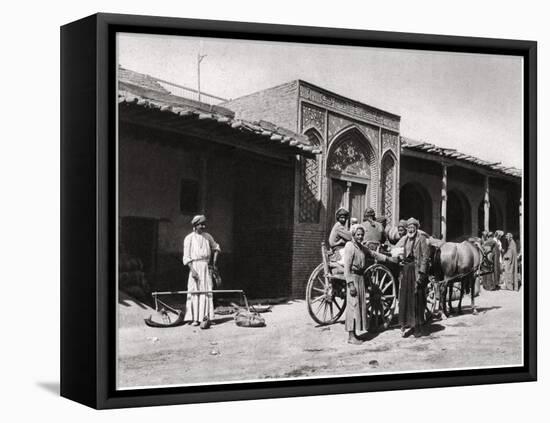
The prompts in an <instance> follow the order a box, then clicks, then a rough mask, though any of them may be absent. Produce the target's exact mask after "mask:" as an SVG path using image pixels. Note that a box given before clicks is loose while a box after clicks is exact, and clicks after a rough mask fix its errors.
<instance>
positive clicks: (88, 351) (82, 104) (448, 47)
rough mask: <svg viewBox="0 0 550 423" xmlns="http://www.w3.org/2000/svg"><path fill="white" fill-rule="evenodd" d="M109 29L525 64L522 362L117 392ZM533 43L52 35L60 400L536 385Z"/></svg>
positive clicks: (270, 32) (133, 20) (158, 400)
mask: <svg viewBox="0 0 550 423" xmlns="http://www.w3.org/2000/svg"><path fill="white" fill-rule="evenodd" d="M117 32H139V33H146V34H170V35H187V36H209V37H223V38H233V39H255V40H267V41H286V42H302V43H320V44H334V45H354V46H369V47H384V48H400V49H419V50H433V51H446V52H471V53H486V54H502V55H516V56H521V57H523V64H524V87H523V89H524V152H525V154H524V163H523V167H524V184H525V185H524V187H525V189H524V210H525V212H524V233H525V234H528V238H527V239H526V240H525V241H524V253H523V257H524V278H525V280H527V281H529V283H527V284H525V285H524V289H525V295H524V310H525V315H524V328H523V329H524V338H523V342H524V345H523V347H524V365H523V366H521V367H510V368H494V369H477V370H476V369H471V370H454V371H440V372H422V373H415V374H413V373H409V374H391V375H370V376H353V377H346V378H330V379H302V380H292V381H289V380H285V381H268V382H261V383H234V384H230V385H207V386H204V385H203V386H194V387H167V388H155V389H136V390H127V391H117V390H116V389H115V385H114V377H115V376H114V372H115V336H116V334H115V325H114V321H115V312H116V310H115V306H114V305H115V304H116V303H115V298H116V292H115V289H116V287H115V283H114V276H113V275H114V274H115V272H116V269H115V262H116V261H115V254H116V250H117V249H116V245H115V234H114V229H113V222H114V221H115V220H116V208H115V200H116V197H115V196H116V192H115V188H114V187H115V185H114V181H115V178H116V174H115V163H114V157H115V143H114V142H112V140H113V139H114V136H115V129H116V121H115V116H116V105H117V102H116V96H115V94H114V93H115V88H116V80H115V70H116V68H115V66H116V65H115V63H116V56H115V36H116V33H117ZM536 119H537V44H536V42H534V41H519V40H505V39H488V38H471V37H454V36H441V35H427V34H409V33H397V32H380V31H365V30H347V29H336V28H318V27H302V26H285V25H270V24H256V23H243V22H225V21H211V20H194V19H180V18H165V17H151V16H133V15H117V14H101V13H100V14H95V15H92V16H89V17H87V18H84V19H81V20H79V21H76V22H73V23H70V24H67V25H65V26H63V27H62V28H61V395H62V396H64V397H66V398H69V399H72V400H74V401H77V402H80V403H82V404H85V405H88V406H90V407H94V408H98V409H104V408H119V407H135V406H151V405H167V404H183V403H199V402H211V401H234V400H244V399H259V398H278V397H292V396H305V395H320V394H336V393H353V392H370V391H382V390H402V389H418V388H431V387H444V386H460V385H476V384H494V383H507V382H525V381H535V380H536V378H537V339H536V334H537V320H536V316H537V309H536V307H537V301H536V298H537V284H536V281H537V269H536V252H537V198H536V189H537V180H536V177H537V176H536V175H537V164H536V155H537V143H536V140H537V120H536Z"/></svg>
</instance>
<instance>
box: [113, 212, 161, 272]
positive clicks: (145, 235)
mask: <svg viewBox="0 0 550 423" xmlns="http://www.w3.org/2000/svg"><path fill="white" fill-rule="evenodd" d="M119 245H120V249H121V253H126V254H128V255H129V256H130V257H132V258H134V259H138V260H139V261H140V262H141V264H142V266H143V272H145V274H146V275H150V274H152V273H155V272H156V271H157V252H158V251H157V250H158V220H157V219H151V218H145V217H122V218H121V219H120V240H119Z"/></svg>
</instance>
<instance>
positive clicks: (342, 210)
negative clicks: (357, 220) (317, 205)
mask: <svg viewBox="0 0 550 423" xmlns="http://www.w3.org/2000/svg"><path fill="white" fill-rule="evenodd" d="M340 216H346V217H349V211H348V210H347V209H345V208H344V207H340V208H339V209H338V210H336V220H338V218H339V217H340Z"/></svg>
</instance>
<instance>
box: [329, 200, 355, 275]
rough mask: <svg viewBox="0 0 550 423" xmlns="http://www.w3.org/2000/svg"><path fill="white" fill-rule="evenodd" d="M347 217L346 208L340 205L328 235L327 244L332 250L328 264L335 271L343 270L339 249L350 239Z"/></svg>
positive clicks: (341, 271)
mask: <svg viewBox="0 0 550 423" xmlns="http://www.w3.org/2000/svg"><path fill="white" fill-rule="evenodd" d="M348 219H349V211H348V210H347V209H345V208H343V207H340V208H339V209H338V210H336V223H335V224H334V226H333V227H332V230H331V231H330V235H329V237H328V244H329V246H330V248H331V251H332V254H331V255H330V264H331V265H332V267H333V268H334V269H336V272H337V273H343V272H344V267H343V265H344V262H343V256H342V254H341V253H342V251H341V250H342V249H343V248H344V247H345V245H346V242H348V241H351V240H352V236H351V232H350V231H349V230H348V229H347V227H346V223H347V221H348Z"/></svg>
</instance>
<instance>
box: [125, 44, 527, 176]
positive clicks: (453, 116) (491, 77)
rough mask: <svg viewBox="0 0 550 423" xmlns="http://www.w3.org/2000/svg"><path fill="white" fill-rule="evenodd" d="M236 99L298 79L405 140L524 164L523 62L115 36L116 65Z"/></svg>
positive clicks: (471, 56) (511, 58)
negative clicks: (376, 116)
mask: <svg viewBox="0 0 550 423" xmlns="http://www.w3.org/2000/svg"><path fill="white" fill-rule="evenodd" d="M199 52H200V54H202V55H206V57H205V58H204V59H203V60H202V62H201V91H204V92H206V93H209V94H213V95H216V96H219V97H223V98H228V99H230V98H236V97H240V96H243V95H246V94H250V93H253V92H256V91H260V90H263V89H266V88H270V87H273V86H276V85H280V84H283V83H285V82H289V81H292V80H295V79H302V80H305V81H308V82H311V83H313V84H315V85H318V86H320V87H323V88H325V89H327V90H329V91H333V92H335V93H337V94H340V95H342V96H344V97H348V98H351V99H353V100H357V101H360V102H362V103H365V104H368V105H371V106H374V107H377V108H380V109H383V110H386V111H388V112H391V113H394V114H397V115H399V116H401V130H400V132H401V135H402V136H405V137H409V138H413V139H415V140H419V141H426V142H431V143H433V144H437V145H438V146H441V147H447V148H456V149H458V150H459V151H461V152H463V153H467V154H471V155H473V156H476V157H479V158H481V159H485V160H488V161H492V162H501V163H503V164H504V165H506V166H514V167H517V168H520V169H521V168H522V167H523V166H522V164H523V135H522V133H523V122H522V120H523V73H522V66H523V61H522V58H521V57H517V56H516V57H514V56H500V55H482V54H465V53H446V52H426V51H419V50H397V49H381V48H366V47H351V46H345V47H343V46H327V45H319V44H297V43H281V42H267V41H247V40H230V39H219V38H217V39H216V38H198V37H180V36H164V35H148V34H119V35H118V59H119V64H120V65H121V66H122V67H124V68H127V69H131V70H134V71H136V72H141V73H146V74H148V75H151V76H154V77H157V78H160V79H164V80H167V81H170V82H174V83H176V84H180V85H184V86H188V87H190V88H195V89H196V88H197V55H198V54H199Z"/></svg>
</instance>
